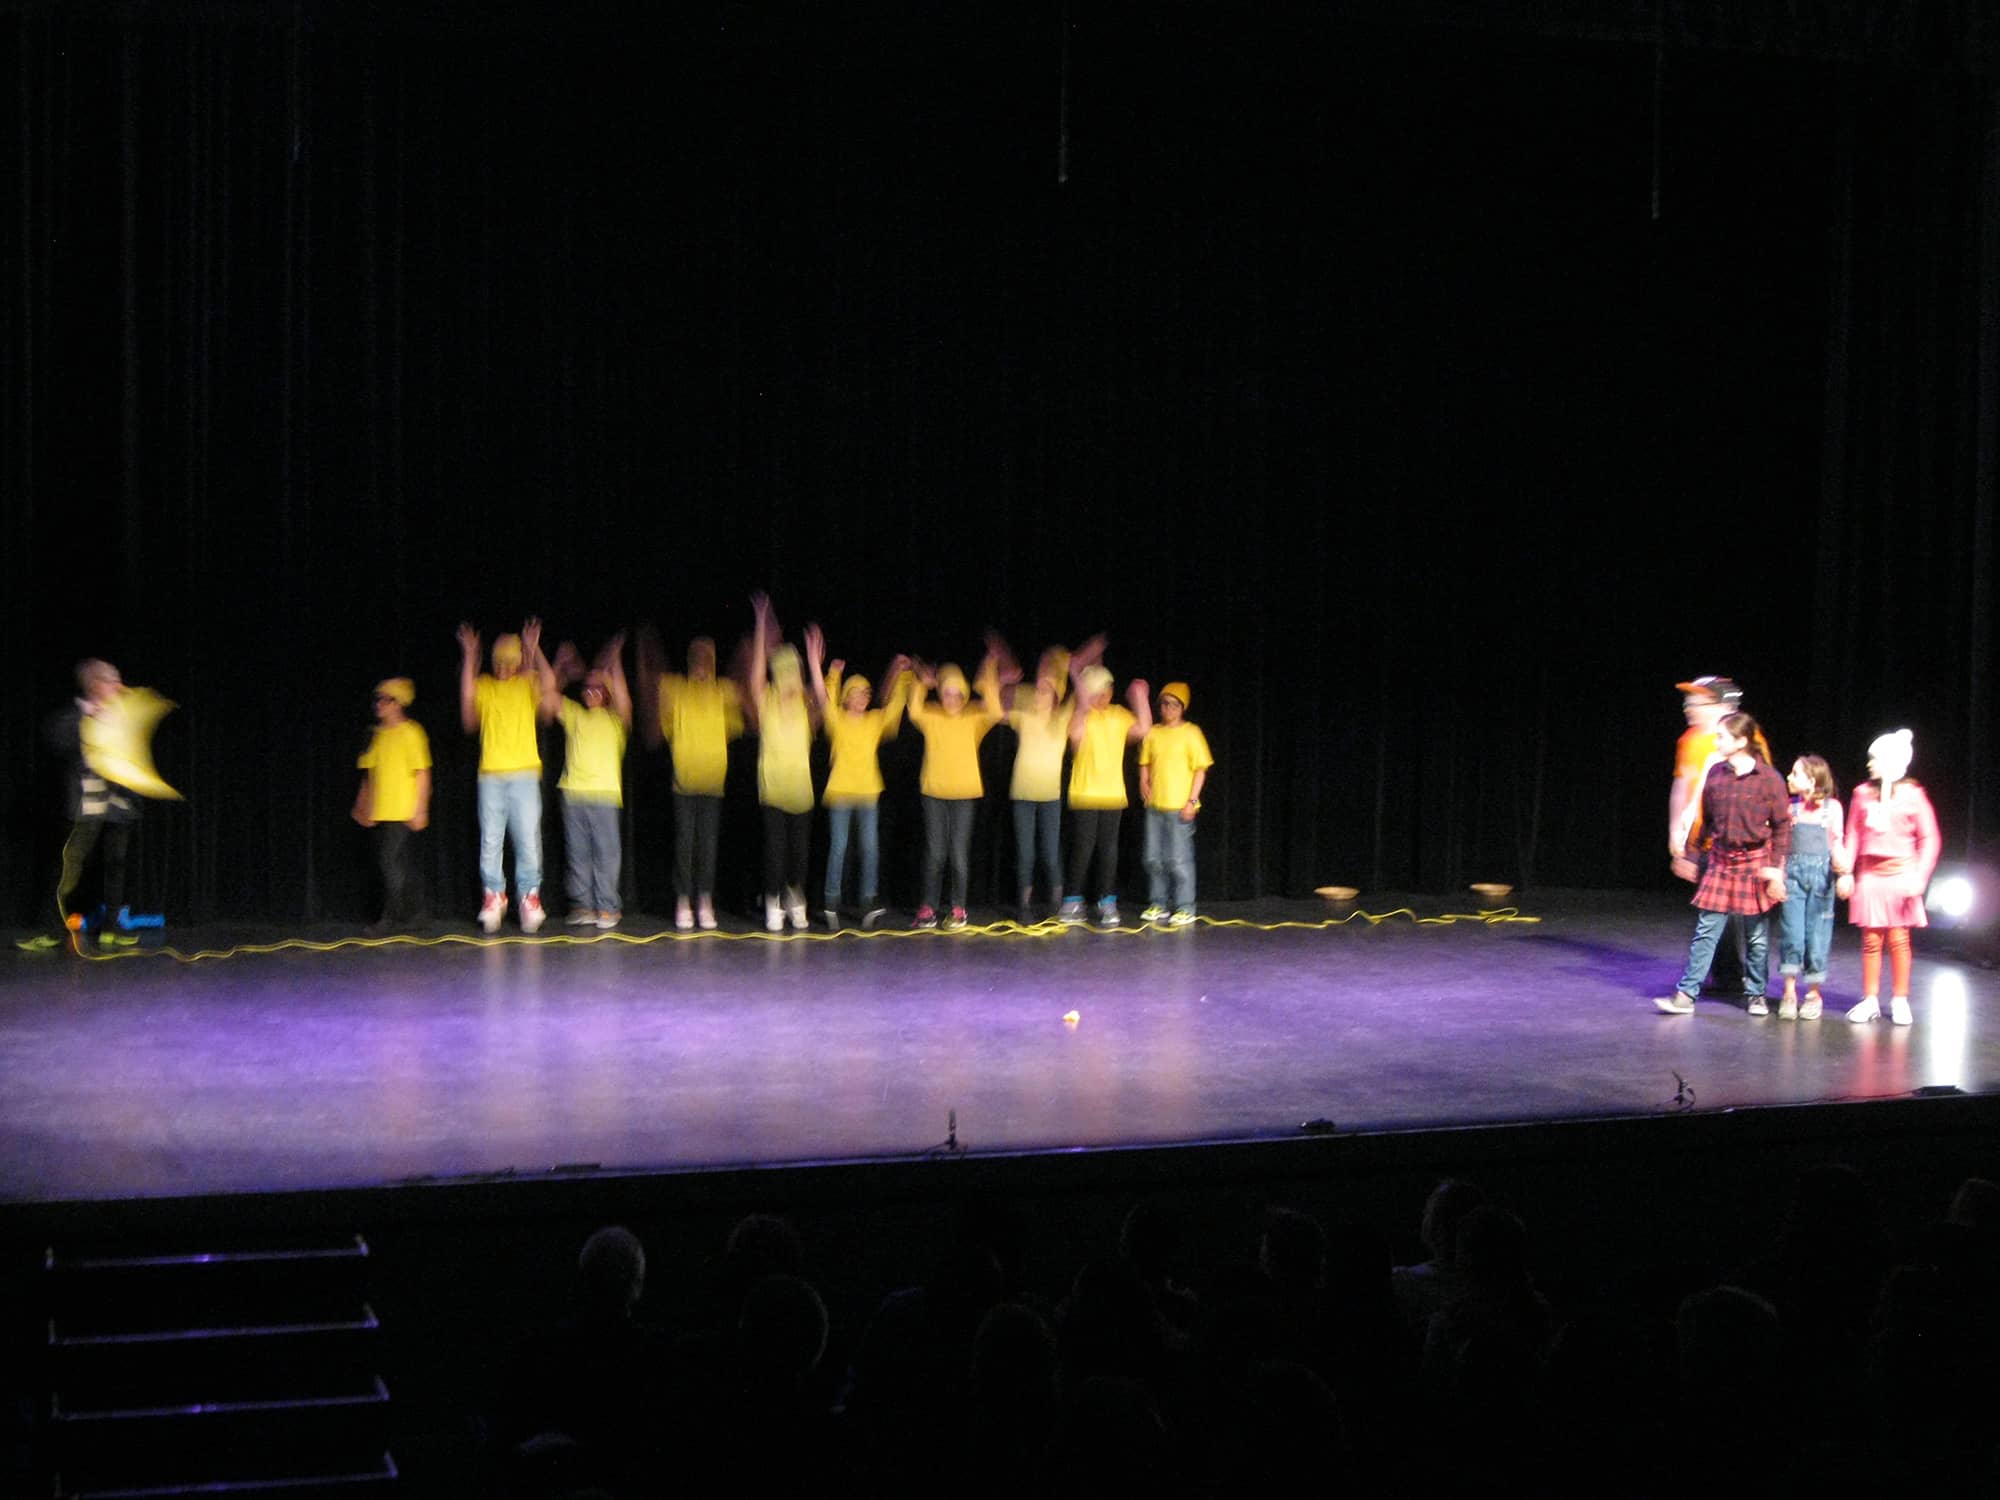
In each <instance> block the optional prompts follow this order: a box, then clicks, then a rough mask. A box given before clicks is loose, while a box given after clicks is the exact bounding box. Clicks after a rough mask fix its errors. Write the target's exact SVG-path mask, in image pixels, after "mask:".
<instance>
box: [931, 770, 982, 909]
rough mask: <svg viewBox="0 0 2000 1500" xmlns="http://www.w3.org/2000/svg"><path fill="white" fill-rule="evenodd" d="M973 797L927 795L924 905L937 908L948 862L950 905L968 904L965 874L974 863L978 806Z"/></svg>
mask: <svg viewBox="0 0 2000 1500" xmlns="http://www.w3.org/2000/svg"><path fill="white" fill-rule="evenodd" d="M978 807H979V803H978V801H977V799H975V798H971V797H952V798H944V797H926V798H924V887H923V890H924V898H923V904H924V905H925V906H928V907H930V908H931V909H932V910H936V908H937V904H938V886H939V883H940V878H941V876H942V875H943V872H944V868H945V866H946V864H947V863H949V865H950V866H951V890H950V892H949V894H950V896H951V904H952V905H953V906H963V905H965V887H966V875H967V872H968V871H969V869H970V868H971V865H972V815H973V813H974V812H975V811H976V810H977V809H978Z"/></svg>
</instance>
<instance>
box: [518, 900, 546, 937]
mask: <svg viewBox="0 0 2000 1500" xmlns="http://www.w3.org/2000/svg"><path fill="white" fill-rule="evenodd" d="M548 915H549V914H548V913H547V912H546V911H544V910H542V893H541V892H540V891H530V892H528V894H527V895H525V896H523V897H522V898H521V931H523V932H540V931H541V930H542V923H543V922H545V921H547V920H548Z"/></svg>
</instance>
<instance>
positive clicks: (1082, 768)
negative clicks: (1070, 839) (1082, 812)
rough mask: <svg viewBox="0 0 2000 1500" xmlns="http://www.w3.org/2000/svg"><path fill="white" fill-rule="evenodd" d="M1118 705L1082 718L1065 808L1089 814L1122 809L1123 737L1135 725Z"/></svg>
mask: <svg viewBox="0 0 2000 1500" xmlns="http://www.w3.org/2000/svg"><path fill="white" fill-rule="evenodd" d="M1136 722H1137V720H1135V719H1134V718H1133V716H1132V710H1131V709H1129V708H1127V707H1125V705H1124V704H1122V703H1107V704H1105V705H1104V707H1102V708H1093V709H1092V710H1091V711H1090V712H1089V713H1087V714H1085V715H1084V716H1083V742H1082V743H1081V744H1079V745H1078V746H1077V747H1076V759H1075V760H1073V761H1071V762H1070V768H1069V805H1070V806H1071V807H1081V808H1086V809H1091V810H1103V809H1105V808H1112V807H1124V806H1125V805H1126V804H1127V802H1128V801H1129V799H1128V798H1127V797H1126V795H1125V737H1126V735H1128V734H1130V733H1131V732H1132V726H1133V724H1134V723H1136Z"/></svg>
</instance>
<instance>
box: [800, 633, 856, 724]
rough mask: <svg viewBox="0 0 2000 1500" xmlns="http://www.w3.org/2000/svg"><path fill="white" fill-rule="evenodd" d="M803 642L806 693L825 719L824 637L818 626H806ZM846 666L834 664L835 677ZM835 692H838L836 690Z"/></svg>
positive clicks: (843, 663)
mask: <svg viewBox="0 0 2000 1500" xmlns="http://www.w3.org/2000/svg"><path fill="white" fill-rule="evenodd" d="M805 642H806V691H807V692H808V693H810V694H811V695H812V701H813V706H814V707H815V708H816V709H818V710H819V713H820V717H821V718H825V716H826V694H827V686H826V636H825V635H824V634H823V633H822V632H821V630H820V628H819V626H818V625H808V626H806V635H805ZM846 665H847V663H846V662H844V661H840V662H835V663H834V672H835V673H836V675H837V674H838V673H839V672H840V671H841V670H842V669H843V668H845V667H846ZM835 691H838V688H836V689H835Z"/></svg>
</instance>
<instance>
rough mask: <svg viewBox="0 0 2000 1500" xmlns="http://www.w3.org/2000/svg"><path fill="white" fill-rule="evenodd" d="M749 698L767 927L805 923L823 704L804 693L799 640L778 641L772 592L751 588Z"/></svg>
mask: <svg viewBox="0 0 2000 1500" xmlns="http://www.w3.org/2000/svg"><path fill="white" fill-rule="evenodd" d="M750 608H751V609H752V611H754V612H755V614H756V617H757V625H756V629H755V631H754V632H753V633H752V636H751V646H750V691H749V693H748V694H747V696H746V702H747V703H748V706H749V709H750V720H751V723H752V724H753V725H755V727H756V730H757V801H758V802H759V803H760V804H761V805H762V807H763V810H764V930H765V931H767V932H782V931H783V930H784V926H785V921H786V919H787V918H789V919H790V921H791V924H792V927H793V930H794V931H802V930H804V928H805V925H806V866H807V862H808V860H809V859H810V857H811V854H812V810H813V784H812V741H813V734H814V732H815V731H816V730H817V729H818V727H819V706H818V703H817V701H816V700H815V699H814V698H813V696H812V695H811V694H809V693H807V692H806V687H805V678H804V673H803V670H802V668H801V667H800V664H799V653H798V650H797V648H796V647H793V646H787V645H782V644H778V622H777V616H776V615H775V614H774V613H773V612H772V609H771V599H770V596H769V595H768V594H753V595H752V596H751V599H750Z"/></svg>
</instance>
